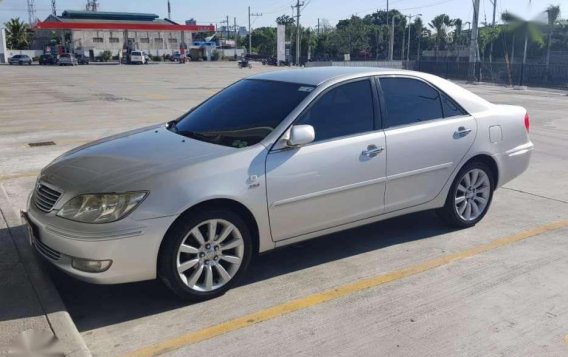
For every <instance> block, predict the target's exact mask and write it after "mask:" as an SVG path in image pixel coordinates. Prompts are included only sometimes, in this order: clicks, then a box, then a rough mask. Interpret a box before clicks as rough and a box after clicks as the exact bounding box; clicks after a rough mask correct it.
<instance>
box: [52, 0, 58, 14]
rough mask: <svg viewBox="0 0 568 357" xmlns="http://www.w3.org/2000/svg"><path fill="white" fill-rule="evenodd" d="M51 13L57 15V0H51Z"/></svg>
mask: <svg viewBox="0 0 568 357" xmlns="http://www.w3.org/2000/svg"><path fill="white" fill-rule="evenodd" d="M51 14H52V15H53V16H57V7H56V6H55V0H51Z"/></svg>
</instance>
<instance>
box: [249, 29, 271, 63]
mask: <svg viewBox="0 0 568 357" xmlns="http://www.w3.org/2000/svg"><path fill="white" fill-rule="evenodd" d="M251 42H252V47H253V49H254V50H255V51H256V52H257V53H258V54H259V55H261V56H264V57H270V56H274V55H276V28H274V27H259V28H257V29H254V30H253V31H252V37H251Z"/></svg>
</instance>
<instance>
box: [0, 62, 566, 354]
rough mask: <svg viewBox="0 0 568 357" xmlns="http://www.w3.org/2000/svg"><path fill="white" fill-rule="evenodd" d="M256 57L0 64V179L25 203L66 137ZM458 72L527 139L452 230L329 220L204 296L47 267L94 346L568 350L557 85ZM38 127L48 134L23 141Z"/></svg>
mask: <svg viewBox="0 0 568 357" xmlns="http://www.w3.org/2000/svg"><path fill="white" fill-rule="evenodd" d="M264 70H276V69H275V68H272V67H264V66H261V65H253V69H252V70H248V69H242V70H239V69H237V68H236V64H233V63H216V64H207V63H190V64H187V65H173V64H172V65H170V64H161V65H149V66H84V67H75V68H71V67H65V68H59V67H39V66H31V67H8V66H0V79H1V81H2V83H8V84H9V85H3V86H1V87H0V125H1V128H2V129H1V130H0V158H1V159H0V188H1V190H0V194H3V195H4V196H5V198H6V199H7V200H8V201H9V202H10V205H11V207H12V208H13V209H14V210H18V209H21V208H24V205H25V199H26V196H27V194H28V192H29V191H30V190H31V188H32V186H33V182H34V180H35V175H37V173H38V171H39V170H40V169H41V167H43V166H44V165H46V164H47V163H49V162H50V161H51V160H52V159H54V158H55V157H56V156H58V155H59V154H61V153H63V152H64V151H66V150H69V149H71V148H72V147H75V146H78V145H80V144H82V143H85V142H87V141H91V140H94V139H97V138H100V137H102V136H106V135H110V134H114V133H117V132H120V131H124V130H127V129H131V128H135V127H140V126H144V125H147V124H152V123H159V122H166V121H168V120H171V119H173V118H175V117H176V116H178V115H180V114H181V113H183V112H185V111H186V110H187V109H188V108H189V107H191V106H193V105H195V104H197V103H199V102H200V101H202V100H203V99H205V98H206V97H208V96H209V95H211V94H213V93H215V92H216V91H218V90H219V89H221V88H223V87H224V86H226V85H228V84H229V83H231V82H233V81H235V80H236V79H238V78H241V77H243V76H245V75H248V74H251V73H256V72H260V71H264ZM466 87H468V88H469V89H470V90H472V91H474V92H475V93H477V94H479V95H481V96H483V97H485V98H486V99H488V100H490V101H492V102H495V103H504V104H517V105H523V106H525V107H526V108H527V109H528V111H529V114H530V117H531V138H532V140H533V142H534V143H535V146H536V149H535V152H534V155H533V160H532V163H531V166H530V168H529V170H528V171H527V172H526V173H525V174H524V175H523V176H521V177H519V178H518V179H516V180H514V181H512V182H510V183H509V184H507V185H506V186H505V187H504V188H502V189H500V190H498V191H497V192H496V193H495V197H494V201H493V205H492V207H491V209H490V212H489V213H488V214H487V216H486V217H485V219H484V220H483V221H482V222H481V223H479V224H478V225H477V226H476V227H474V228H471V229H467V230H450V229H448V228H446V227H445V226H444V225H443V224H442V223H441V222H440V221H439V220H438V219H437V217H436V216H435V215H434V214H433V213H431V212H423V213H418V214H413V215H410V216H407V217H400V218H396V219H391V220H388V221H385V222H381V223H376V224H372V225H368V226H365V227H361V228H357V229H353V230H349V231H346V232H342V233H338V234H333V235H330V236H327V237H323V238H320V239H316V240H312V241H308V242H305V243H302V244H299V245H295V246H292V247H288V248H283V249H280V250H278V251H275V252H273V253H270V254H267V255H263V256H261V257H260V258H258V260H257V261H255V262H254V263H253V265H252V266H251V269H250V272H249V274H248V275H247V278H246V279H245V280H244V281H243V282H242V283H241V284H240V286H238V287H236V288H235V289H233V290H231V291H230V292H228V293H227V294H226V295H224V296H223V297H220V298H218V299H215V300H211V301H207V302H203V303H199V304H185V303H182V302H180V301H179V300H177V299H176V298H175V297H173V296H172V295H171V294H170V292H169V291H168V290H167V289H166V288H164V287H163V286H162V285H161V284H160V283H158V282H152V281H151V282H143V283H136V284H124V285H116V286H97V285H89V284H86V283H82V282H79V281H76V280H74V279H72V278H70V277H67V276H66V275H64V274H62V273H60V272H58V271H56V270H55V269H50V268H48V267H47V266H46V269H50V274H51V276H52V277H53V279H54V281H55V283H56V285H57V287H58V289H59V291H60V293H61V295H62V297H63V299H64V302H65V304H66V305H67V307H68V309H69V312H70V313H71V316H72V317H73V319H74V321H75V323H76V325H77V327H78V329H79V331H80V332H81V334H82V335H83V337H84V339H85V342H86V343H87V345H88V347H89V348H90V349H91V350H92V352H93V353H94V354H95V355H97V356H118V355H125V354H129V353H130V354H133V355H154V354H156V353H158V352H167V353H170V354H172V355H180V356H185V355H196V354H198V353H208V354H209V353H214V354H215V355H218V356H242V355H247V356H266V355H270V356H288V355H310V356H311V355H345V356H353V355H404V356H409V355H410V356H440V355H468V356H488V355H503V356H535V355H538V356H559V355H568V339H567V338H568V279H566V274H565V272H566V271H567V270H568V161H567V159H568V119H567V117H566V112H567V111H568V97H567V96H566V95H565V94H566V93H564V92H560V91H546V90H527V91H517V90H512V89H507V88H500V87H492V86H483V85H475V86H470V85H467V86H466ZM45 141H53V142H54V143H55V145H50V146H40V147H30V146H29V145H28V144H29V143H37V142H45ZM558 222H560V223H558ZM551 224H555V225H552V226H551Z"/></svg>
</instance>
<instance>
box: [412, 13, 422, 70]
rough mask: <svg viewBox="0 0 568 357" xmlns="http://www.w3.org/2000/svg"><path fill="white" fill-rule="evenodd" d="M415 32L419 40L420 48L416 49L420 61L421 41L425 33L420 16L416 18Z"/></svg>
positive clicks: (417, 58)
mask: <svg viewBox="0 0 568 357" xmlns="http://www.w3.org/2000/svg"><path fill="white" fill-rule="evenodd" d="M414 33H415V34H416V39H417V41H418V48H417V49H416V51H417V52H416V60H418V61H420V42H422V41H421V40H422V36H423V35H424V23H423V22H422V19H421V18H420V17H417V18H416V19H415V20H414Z"/></svg>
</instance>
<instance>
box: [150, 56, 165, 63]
mask: <svg viewBox="0 0 568 357" xmlns="http://www.w3.org/2000/svg"><path fill="white" fill-rule="evenodd" d="M162 60H163V58H162V56H152V61H154V62H162Z"/></svg>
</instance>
